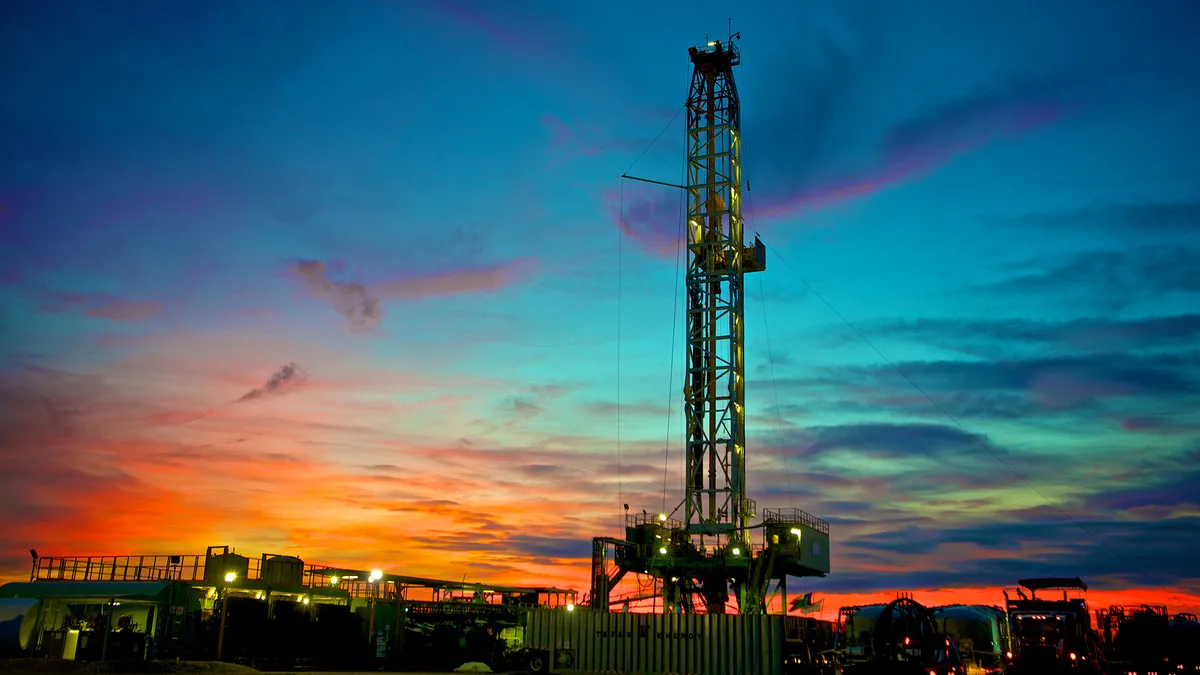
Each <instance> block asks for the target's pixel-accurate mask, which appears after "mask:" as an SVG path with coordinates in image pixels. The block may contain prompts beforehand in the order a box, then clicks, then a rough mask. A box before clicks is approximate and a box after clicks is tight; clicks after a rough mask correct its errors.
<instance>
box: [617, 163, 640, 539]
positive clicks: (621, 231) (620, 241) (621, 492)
mask: <svg viewBox="0 0 1200 675" xmlns="http://www.w3.org/2000/svg"><path fill="white" fill-rule="evenodd" d="M642 154H645V153H642ZM634 163H635V164H636V162H634ZM631 168H632V167H631ZM617 217H618V219H619V221H620V222H618V223H617V504H620V505H622V507H621V525H620V526H621V527H625V510H624V502H625V486H624V478H623V475H622V472H621V306H622V305H621V283H622V268H623V267H624V265H623V261H624V257H625V256H624V251H623V249H624V248H625V181H621V197H620V212H619V214H618V216H617ZM618 531H620V530H618Z"/></svg>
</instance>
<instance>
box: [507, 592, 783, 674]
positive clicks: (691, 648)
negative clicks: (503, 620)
mask: <svg viewBox="0 0 1200 675" xmlns="http://www.w3.org/2000/svg"><path fill="white" fill-rule="evenodd" d="M527 617H528V618H527V622H528V623H527V625H526V628H525V647H526V648H529V649H538V650H545V651H547V652H549V654H550V658H551V662H552V663H553V664H554V665H555V666H556V667H560V668H566V667H568V662H566V661H563V660H562V659H564V658H565V659H569V660H570V661H571V662H573V663H571V664H570V667H572V668H575V669H578V670H581V671H590V672H615V673H629V674H630V675H634V674H641V673H644V674H647V675H649V674H652V673H673V674H676V675H745V674H746V673H755V674H756V675H757V674H761V675H781V673H782V671H783V661H784V648H785V643H784V617H782V616H741V615H734V614H724V615H722V614H635V613H628V614H624V613H612V612H601V611H596V610H591V609H586V608H583V607H578V608H576V609H575V611H572V612H569V611H566V610H565V609H562V608H558V609H543V610H535V611H532V612H530V613H529V614H528V615H527Z"/></svg>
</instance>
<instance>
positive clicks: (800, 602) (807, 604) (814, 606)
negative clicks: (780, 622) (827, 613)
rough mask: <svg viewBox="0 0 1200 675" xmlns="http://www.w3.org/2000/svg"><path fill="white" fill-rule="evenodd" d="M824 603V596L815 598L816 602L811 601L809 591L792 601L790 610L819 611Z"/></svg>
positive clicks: (811, 595)
mask: <svg viewBox="0 0 1200 675" xmlns="http://www.w3.org/2000/svg"><path fill="white" fill-rule="evenodd" d="M824 603H825V599H824V598H822V599H820V600H817V601H816V602H813V594H812V593H811V592H809V593H805V594H804V595H802V596H800V597H798V598H796V599H795V600H793V601H792V606H791V611H793V612H795V611H799V612H800V613H801V614H808V613H810V612H819V611H821V608H822V606H823V605H824Z"/></svg>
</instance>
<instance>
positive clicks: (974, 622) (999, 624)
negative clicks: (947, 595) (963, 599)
mask: <svg viewBox="0 0 1200 675" xmlns="http://www.w3.org/2000/svg"><path fill="white" fill-rule="evenodd" d="M933 616H934V622H935V623H936V624H937V627H938V629H939V630H940V631H942V632H943V633H945V634H946V637H948V638H950V639H951V640H954V642H955V644H956V645H958V650H959V654H961V655H962V657H963V659H965V660H968V661H977V662H978V663H979V664H980V665H985V666H988V667H994V666H999V665H1001V664H1003V660H1002V657H1003V654H1004V651H1005V650H1006V649H1007V648H1008V645H1007V644H1006V642H1007V635H1006V631H1005V628H1004V626H1005V623H1004V612H1002V611H1001V610H999V609H996V608H995V607H988V606H986V605H949V606H946V607H936V608H934V610H933Z"/></svg>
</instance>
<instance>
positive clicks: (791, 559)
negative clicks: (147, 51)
mask: <svg viewBox="0 0 1200 675" xmlns="http://www.w3.org/2000/svg"><path fill="white" fill-rule="evenodd" d="M734 38H738V39H740V34H735V35H733V36H731V37H730V39H729V40H727V41H725V42H721V41H712V42H708V43H707V45H706V46H704V47H692V48H690V49H689V50H688V54H689V55H690V57H691V62H692V66H693V70H692V82H691V87H690V89H689V94H688V101H687V185H686V186H680V187H683V189H685V190H686V191H687V202H688V210H687V251H688V266H687V282H686V291H685V293H686V296H687V297H686V307H687V320H686V329H685V330H686V340H687V342H686V349H685V352H686V372H685V376H684V388H683V397H684V417H685V421H686V426H687V439H686V446H685V447H686V450H685V452H686V453H687V472H686V474H685V476H684V500H683V503H682V504H681V506H682V508H683V521H679V520H676V519H674V518H672V517H671V515H673V514H674V512H673V513H672V514H670V515H669V514H665V513H660V514H647V513H646V512H644V511H643V512H642V514H641V515H631V514H629V513H628V505H626V506H625V509H626V523H625V538H624V539H616V538H609V537H596V538H594V539H593V540H592V587H591V593H590V596H589V597H590V603H589V604H590V605H591V607H593V608H596V609H604V610H607V609H609V608H610V606H611V605H613V604H616V603H622V602H627V601H634V600H642V599H648V598H650V597H656V596H658V595H661V596H662V598H663V611H664V612H666V613H692V612H698V611H704V612H707V613H714V614H715V613H724V612H725V608H726V603H727V601H728V599H729V591H730V588H731V587H732V589H733V591H734V593H735V597H736V600H737V608H738V611H739V612H740V613H742V614H763V613H765V612H766V611H767V607H768V606H769V604H770V598H768V590H769V589H770V586H771V583H770V582H771V581H772V580H776V581H778V582H779V583H778V585H777V586H776V588H777V589H778V590H779V591H781V592H782V593H783V594H784V607H785V608H786V605H787V597H786V593H787V590H786V589H787V586H786V579H787V577H788V576H794V577H804V576H825V575H826V574H828V573H829V524H828V523H826V522H825V521H823V520H820V519H818V518H816V517H814V516H811V515H809V514H808V513H805V512H803V511H800V510H799V509H764V511H763V513H762V518H761V520H760V521H759V523H758V524H757V525H752V524H751V521H752V520H753V519H754V518H756V517H757V515H758V514H757V513H756V507H755V502H754V500H752V499H750V498H749V497H748V496H747V494H746V409H745V354H744V344H745V324H744V321H743V313H744V312H743V310H744V296H743V281H744V278H745V275H746V274H747V273H751V272H762V271H764V270H765V269H766V247H765V246H764V245H763V243H762V241H761V240H760V239H759V238H758V237H757V236H756V237H755V239H754V244H753V245H752V246H745V245H744V239H743V226H742V195H741V191H742V175H741V162H740V150H741V135H740V127H741V114H740V103H739V100H738V93H737V85H736V83H735V81H734V76H733V67H734V66H736V65H738V64H739V63H740V61H741V56H740V53H739V51H738V49H737V47H736V46H735V45H734V42H733V39H734ZM678 510H679V507H676V509H675V512H678ZM754 529H759V530H761V531H762V532H761V539H759V540H755V538H754V537H752V536H751V531H752V530H754ZM610 560H611V562H610ZM628 573H633V574H635V575H649V576H651V577H653V579H654V591H653V592H650V593H646V594H641V595H637V594H635V595H633V596H629V597H622V598H614V597H613V594H612V591H613V588H614V587H615V586H616V585H617V584H618V583H619V582H620V581H621V579H622V578H623V577H624V576H625V575H626V574H628ZM660 589H661V590H660ZM697 600H700V601H702V603H703V605H702V606H701V604H700V603H698V602H697ZM785 611H786V610H785Z"/></svg>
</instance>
